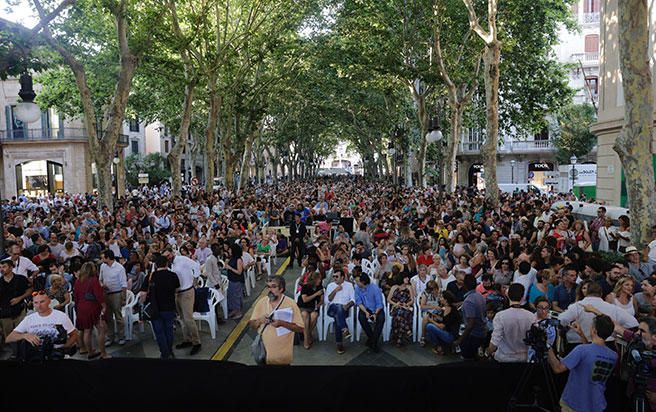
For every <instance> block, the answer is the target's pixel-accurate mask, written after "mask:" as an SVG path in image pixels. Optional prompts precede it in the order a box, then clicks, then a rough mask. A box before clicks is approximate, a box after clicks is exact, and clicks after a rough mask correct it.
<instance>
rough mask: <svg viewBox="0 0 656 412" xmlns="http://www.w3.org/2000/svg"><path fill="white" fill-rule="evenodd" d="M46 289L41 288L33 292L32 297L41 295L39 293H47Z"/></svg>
mask: <svg viewBox="0 0 656 412" xmlns="http://www.w3.org/2000/svg"><path fill="white" fill-rule="evenodd" d="M45 294H46V291H45V290H39V291H36V292H32V297H35V296H39V295H45Z"/></svg>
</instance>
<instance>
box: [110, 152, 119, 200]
mask: <svg viewBox="0 0 656 412" xmlns="http://www.w3.org/2000/svg"><path fill="white" fill-rule="evenodd" d="M120 162H121V159H119V158H118V156H115V157H114V158H113V159H112V163H113V164H114V192H115V194H116V198H117V199H118V164H119V163H120Z"/></svg>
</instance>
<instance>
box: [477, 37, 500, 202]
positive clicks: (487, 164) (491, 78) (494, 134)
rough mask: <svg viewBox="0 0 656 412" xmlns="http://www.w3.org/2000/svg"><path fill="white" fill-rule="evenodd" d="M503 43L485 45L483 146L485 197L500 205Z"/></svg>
mask: <svg viewBox="0 0 656 412" xmlns="http://www.w3.org/2000/svg"><path fill="white" fill-rule="evenodd" d="M500 61H501V43H499V42H498V41H494V42H492V43H491V44H489V45H487V46H486V47H485V54H484V56H483V62H484V63H485V66H484V68H485V104H486V112H487V121H486V126H485V143H484V144H483V147H482V148H481V156H482V157H483V164H484V173H485V199H486V200H487V201H488V203H489V204H490V206H492V207H497V206H498V205H499V185H498V184H497V144H498V141H499V63H500Z"/></svg>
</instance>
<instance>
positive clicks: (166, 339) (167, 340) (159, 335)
mask: <svg viewBox="0 0 656 412" xmlns="http://www.w3.org/2000/svg"><path fill="white" fill-rule="evenodd" d="M173 319H175V311H170V312H160V313H159V316H158V317H157V319H153V320H152V321H151V323H152V324H153V331H155V338H156V339H157V345H158V346H159V353H160V356H161V357H162V358H169V357H171V355H172V354H173Z"/></svg>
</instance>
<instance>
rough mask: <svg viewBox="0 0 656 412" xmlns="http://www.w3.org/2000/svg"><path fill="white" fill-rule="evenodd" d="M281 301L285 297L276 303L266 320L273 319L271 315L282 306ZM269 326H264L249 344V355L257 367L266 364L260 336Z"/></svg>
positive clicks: (264, 349) (262, 341) (264, 350)
mask: <svg viewBox="0 0 656 412" xmlns="http://www.w3.org/2000/svg"><path fill="white" fill-rule="evenodd" d="M283 300H285V297H284V296H283V298H282V299H281V300H280V303H278V306H276V308H275V309H274V310H273V312H271V314H270V315H269V316H267V318H268V319H269V321H271V320H272V319H273V314H274V313H275V312H276V311H277V310H278V308H279V307H280V305H282V302H283ZM267 326H269V324H268V323H267V324H265V325H264V327H263V328H262V329H260V331H259V332H258V333H257V336H255V339H254V340H253V343H252V344H251V353H252V354H253V359H254V360H255V363H256V364H258V365H264V364H266V356H267V353H266V347H265V346H264V340H262V334H263V333H264V330H265V329H266V327H267Z"/></svg>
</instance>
